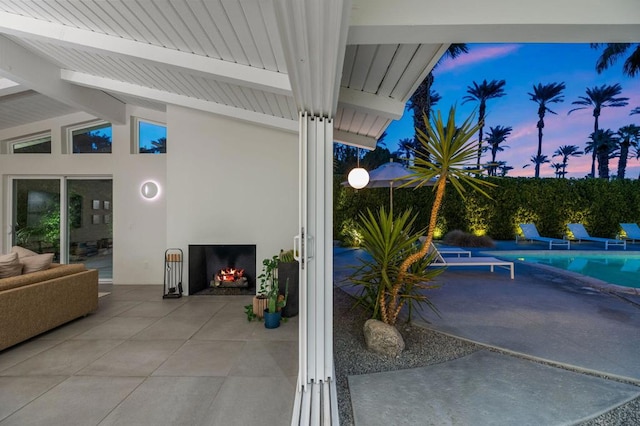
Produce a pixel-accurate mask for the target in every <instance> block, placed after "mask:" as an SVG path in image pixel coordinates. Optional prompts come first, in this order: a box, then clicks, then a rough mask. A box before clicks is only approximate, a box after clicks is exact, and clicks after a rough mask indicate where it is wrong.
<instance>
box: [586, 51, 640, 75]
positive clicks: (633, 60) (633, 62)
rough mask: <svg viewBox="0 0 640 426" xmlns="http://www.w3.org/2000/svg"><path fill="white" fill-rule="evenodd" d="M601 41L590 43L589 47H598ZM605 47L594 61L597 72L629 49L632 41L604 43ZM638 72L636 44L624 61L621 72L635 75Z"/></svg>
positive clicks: (639, 66) (639, 64) (638, 60)
mask: <svg viewBox="0 0 640 426" xmlns="http://www.w3.org/2000/svg"><path fill="white" fill-rule="evenodd" d="M602 44H603V43H591V47H592V48H594V49H599V48H600V46H601V45H602ZM604 45H605V47H604V50H603V51H602V54H601V55H600V57H599V58H598V60H597V61H596V71H597V72H598V74H600V73H602V71H604V70H606V69H607V68H609V66H611V65H613V64H614V63H616V61H617V60H618V59H619V58H620V57H621V56H622V55H624V54H625V53H626V52H627V50H629V49H631V48H632V46H633V44H632V43H604ZM639 72H640V44H636V48H635V49H634V50H633V52H631V54H630V55H629V57H628V58H627V59H626V60H625V61H624V65H623V66H622V73H623V74H625V75H627V76H629V77H635V75H636V74H638V73H639Z"/></svg>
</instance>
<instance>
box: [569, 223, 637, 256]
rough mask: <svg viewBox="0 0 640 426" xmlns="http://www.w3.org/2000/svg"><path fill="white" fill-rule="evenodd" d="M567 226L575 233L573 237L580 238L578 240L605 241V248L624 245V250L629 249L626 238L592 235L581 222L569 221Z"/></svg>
mask: <svg viewBox="0 0 640 426" xmlns="http://www.w3.org/2000/svg"><path fill="white" fill-rule="evenodd" d="M567 227H568V228H569V230H570V231H571V233H572V234H573V238H575V239H576V240H578V242H580V241H582V240H585V241H593V242H596V243H604V249H605V250H609V246H622V248H623V249H624V250H626V249H627V242H626V241H625V240H613V239H611V238H600V237H592V236H591V235H589V233H588V232H587V230H586V229H585V228H584V225H583V224H581V223H569V224H567Z"/></svg>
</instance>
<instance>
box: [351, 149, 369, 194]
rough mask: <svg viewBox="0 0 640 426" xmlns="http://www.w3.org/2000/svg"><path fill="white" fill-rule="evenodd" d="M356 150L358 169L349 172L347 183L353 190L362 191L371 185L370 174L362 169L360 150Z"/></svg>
mask: <svg viewBox="0 0 640 426" xmlns="http://www.w3.org/2000/svg"><path fill="white" fill-rule="evenodd" d="M356 149H357V151H356V158H357V167H356V168H355V169H352V170H351V171H350V172H349V176H347V181H349V185H351V187H352V188H355V189H362V188H364V187H365V186H367V184H368V183H369V172H367V171H366V170H365V169H363V168H362V167H360V148H356Z"/></svg>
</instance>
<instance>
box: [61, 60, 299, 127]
mask: <svg viewBox="0 0 640 426" xmlns="http://www.w3.org/2000/svg"><path fill="white" fill-rule="evenodd" d="M60 75H61V78H62V79H63V80H64V81H66V82H68V83H73V84H76V85H79V86H84V87H91V88H95V89H100V90H105V91H108V92H113V93H120V94H123V95H131V96H137V97H141V98H145V99H149V100H152V101H156V102H161V103H168V104H173V105H180V106H183V107H187V108H192V109H197V110H201V111H207V112H211V113H214V114H218V115H222V116H225V117H230V118H235V119H238V120H243V121H250V122H252V123H255V124H258V125H262V126H266V127H271V128H276V129H280V130H286V131H289V132H297V131H298V122H297V121H294V120H289V119H286V118H281V117H274V116H271V115H266V114H261V113H258V112H255V111H248V110H244V109H240V108H235V107H231V106H228V105H222V104H218V103H215V102H210V101H205V100H202V99H196V98H191V97H188V96H184V95H178V94H176V93H170V92H165V91H163V90H158V89H152V88H150V87H145V86H138V85H136V84H131V83H125V82H122V81H117V80H112V79H109V78H104V77H97V76H94V75H90V74H85V73H80V72H77V71H70V70H62V71H61V72H60Z"/></svg>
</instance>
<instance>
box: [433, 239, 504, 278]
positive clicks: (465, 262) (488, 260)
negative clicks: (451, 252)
mask: <svg viewBox="0 0 640 426" xmlns="http://www.w3.org/2000/svg"><path fill="white" fill-rule="evenodd" d="M430 251H431V252H433V253H435V258H434V261H433V263H432V264H431V265H429V266H431V267H448V266H489V267H490V268H491V272H493V268H494V267H496V266H497V267H499V268H505V269H508V270H509V271H510V273H511V279H514V272H513V262H507V261H506V260H500V259H498V258H495V257H489V256H469V257H444V256H442V254H441V253H440V251H439V250H438V249H437V248H436V247H435V246H434V245H433V244H432V245H431V250H430Z"/></svg>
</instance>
